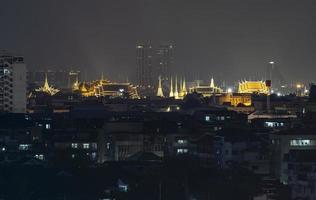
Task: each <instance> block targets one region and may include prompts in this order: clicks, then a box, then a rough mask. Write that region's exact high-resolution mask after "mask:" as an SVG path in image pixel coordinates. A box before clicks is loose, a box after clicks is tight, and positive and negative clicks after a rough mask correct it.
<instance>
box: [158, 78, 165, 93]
mask: <svg viewBox="0 0 316 200" xmlns="http://www.w3.org/2000/svg"><path fill="white" fill-rule="evenodd" d="M158 80H159V83H158V90H157V96H158V97H164V96H163V91H162V86H161V76H159V78H158Z"/></svg>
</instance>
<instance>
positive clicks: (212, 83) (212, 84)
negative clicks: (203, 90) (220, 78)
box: [210, 77, 215, 88]
mask: <svg viewBox="0 0 316 200" xmlns="http://www.w3.org/2000/svg"><path fill="white" fill-rule="evenodd" d="M210 87H211V88H214V87H215V84H214V79H213V77H212V78H211V85H210Z"/></svg>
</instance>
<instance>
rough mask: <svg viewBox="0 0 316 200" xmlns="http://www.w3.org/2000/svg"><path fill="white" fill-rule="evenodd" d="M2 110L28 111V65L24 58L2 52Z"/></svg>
mask: <svg viewBox="0 0 316 200" xmlns="http://www.w3.org/2000/svg"><path fill="white" fill-rule="evenodd" d="M0 111H5V112H12V113H25V112H26V65H25V63H24V58H23V57H21V56H15V55H12V54H9V53H7V52H5V51H2V52H0Z"/></svg>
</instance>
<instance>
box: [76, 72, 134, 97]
mask: <svg viewBox="0 0 316 200" xmlns="http://www.w3.org/2000/svg"><path fill="white" fill-rule="evenodd" d="M75 84H77V85H78V88H77V89H78V90H77V91H79V92H80V93H81V94H82V95H83V96H85V97H91V96H96V97H105V96H108V97H112V98H115V97H126V98H131V99H137V98H139V96H138V93H137V89H136V87H134V86H133V85H131V84H130V83H113V82H110V81H108V80H105V79H103V76H102V78H101V80H95V81H92V82H89V83H87V82H82V83H81V84H79V83H78V82H76V83H75Z"/></svg>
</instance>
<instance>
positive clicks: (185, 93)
mask: <svg viewBox="0 0 316 200" xmlns="http://www.w3.org/2000/svg"><path fill="white" fill-rule="evenodd" d="M182 92H183V94H184V95H187V93H188V92H187V87H186V84H185V77H184V78H183V85H182Z"/></svg>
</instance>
